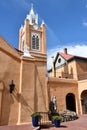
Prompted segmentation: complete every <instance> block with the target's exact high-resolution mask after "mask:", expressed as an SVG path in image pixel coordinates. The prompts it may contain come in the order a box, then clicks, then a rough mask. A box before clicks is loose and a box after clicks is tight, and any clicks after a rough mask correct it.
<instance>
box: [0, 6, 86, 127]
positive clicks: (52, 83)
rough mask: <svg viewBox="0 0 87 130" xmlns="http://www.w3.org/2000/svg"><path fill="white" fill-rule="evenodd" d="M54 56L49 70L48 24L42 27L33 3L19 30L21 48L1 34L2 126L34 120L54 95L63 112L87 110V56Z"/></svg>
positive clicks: (63, 54)
mask: <svg viewBox="0 0 87 130" xmlns="http://www.w3.org/2000/svg"><path fill="white" fill-rule="evenodd" d="M67 51H68V50H67V48H65V49H64V53H63V52H58V53H57V55H56V58H55V59H54V58H52V60H53V62H52V68H51V69H50V70H48V73H49V76H48V77H47V52H46V25H45V23H44V21H42V24H41V25H40V26H39V24H38V14H36V13H35V12H34V9H33V6H32V7H31V9H30V12H29V14H28V15H27V17H26V19H25V21H24V25H23V26H21V28H20V31H19V48H18V49H15V48H13V47H12V46H11V45H10V44H9V43H8V42H7V41H6V40H5V39H4V38H3V37H1V36H0V125H14V124H24V123H29V122H31V114H32V113H33V112H47V111H48V110H49V103H50V101H51V99H52V97H53V96H55V97H56V102H57V108H58V111H59V112H62V111H63V110H65V109H69V110H72V111H75V112H76V113H77V114H86V113H87V58H84V57H79V56H74V55H71V54H68V52H67Z"/></svg>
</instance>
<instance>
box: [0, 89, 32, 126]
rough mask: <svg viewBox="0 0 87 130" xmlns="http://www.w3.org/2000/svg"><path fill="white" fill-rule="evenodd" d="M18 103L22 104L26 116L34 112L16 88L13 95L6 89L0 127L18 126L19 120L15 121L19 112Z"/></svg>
mask: <svg viewBox="0 0 87 130" xmlns="http://www.w3.org/2000/svg"><path fill="white" fill-rule="evenodd" d="M18 103H21V104H22V106H23V107H24V110H25V111H26V114H27V113H31V112H33V109H32V108H31V106H30V105H29V104H28V103H27V101H26V100H25V99H24V97H23V96H22V95H21V94H19V93H18V91H17V89H16V88H15V89H14V91H13V92H12V93H10V92H9V90H8V89H6V88H5V89H4V91H3V101H2V111H1V119H0V125H8V124H17V122H18V118H16V119H15V117H14V116H15V113H16V112H17V111H18V110H17V109H18ZM16 116H17V115H16Z"/></svg>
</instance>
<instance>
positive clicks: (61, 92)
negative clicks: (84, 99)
mask: <svg viewBox="0 0 87 130" xmlns="http://www.w3.org/2000/svg"><path fill="white" fill-rule="evenodd" d="M47 88H48V96H49V102H50V100H51V97H52V96H56V99H57V106H58V110H59V112H62V111H64V110H65V109H66V95H67V94H68V93H72V94H74V96H75V100H76V112H77V113H78V84H77V81H75V80H70V79H67V80H66V79H58V78H48V85H47Z"/></svg>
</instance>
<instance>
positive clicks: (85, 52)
mask: <svg viewBox="0 0 87 130" xmlns="http://www.w3.org/2000/svg"><path fill="white" fill-rule="evenodd" d="M64 48H67V52H68V54H72V55H77V56H82V57H87V45H84V44H83V45H82V44H81V45H80V44H76V45H73V46H70V45H69V46H62V47H55V48H53V49H50V50H48V52H47V55H48V57H47V69H50V68H51V66H52V58H51V57H52V56H54V57H55V56H56V54H57V52H63V49H64Z"/></svg>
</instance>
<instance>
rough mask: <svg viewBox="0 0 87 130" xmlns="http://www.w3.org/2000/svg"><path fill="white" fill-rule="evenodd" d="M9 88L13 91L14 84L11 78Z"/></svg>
mask: <svg viewBox="0 0 87 130" xmlns="http://www.w3.org/2000/svg"><path fill="white" fill-rule="evenodd" d="M9 88H10V90H9V91H10V93H12V92H13V91H14V88H15V84H14V83H13V80H12V81H11V84H9Z"/></svg>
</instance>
